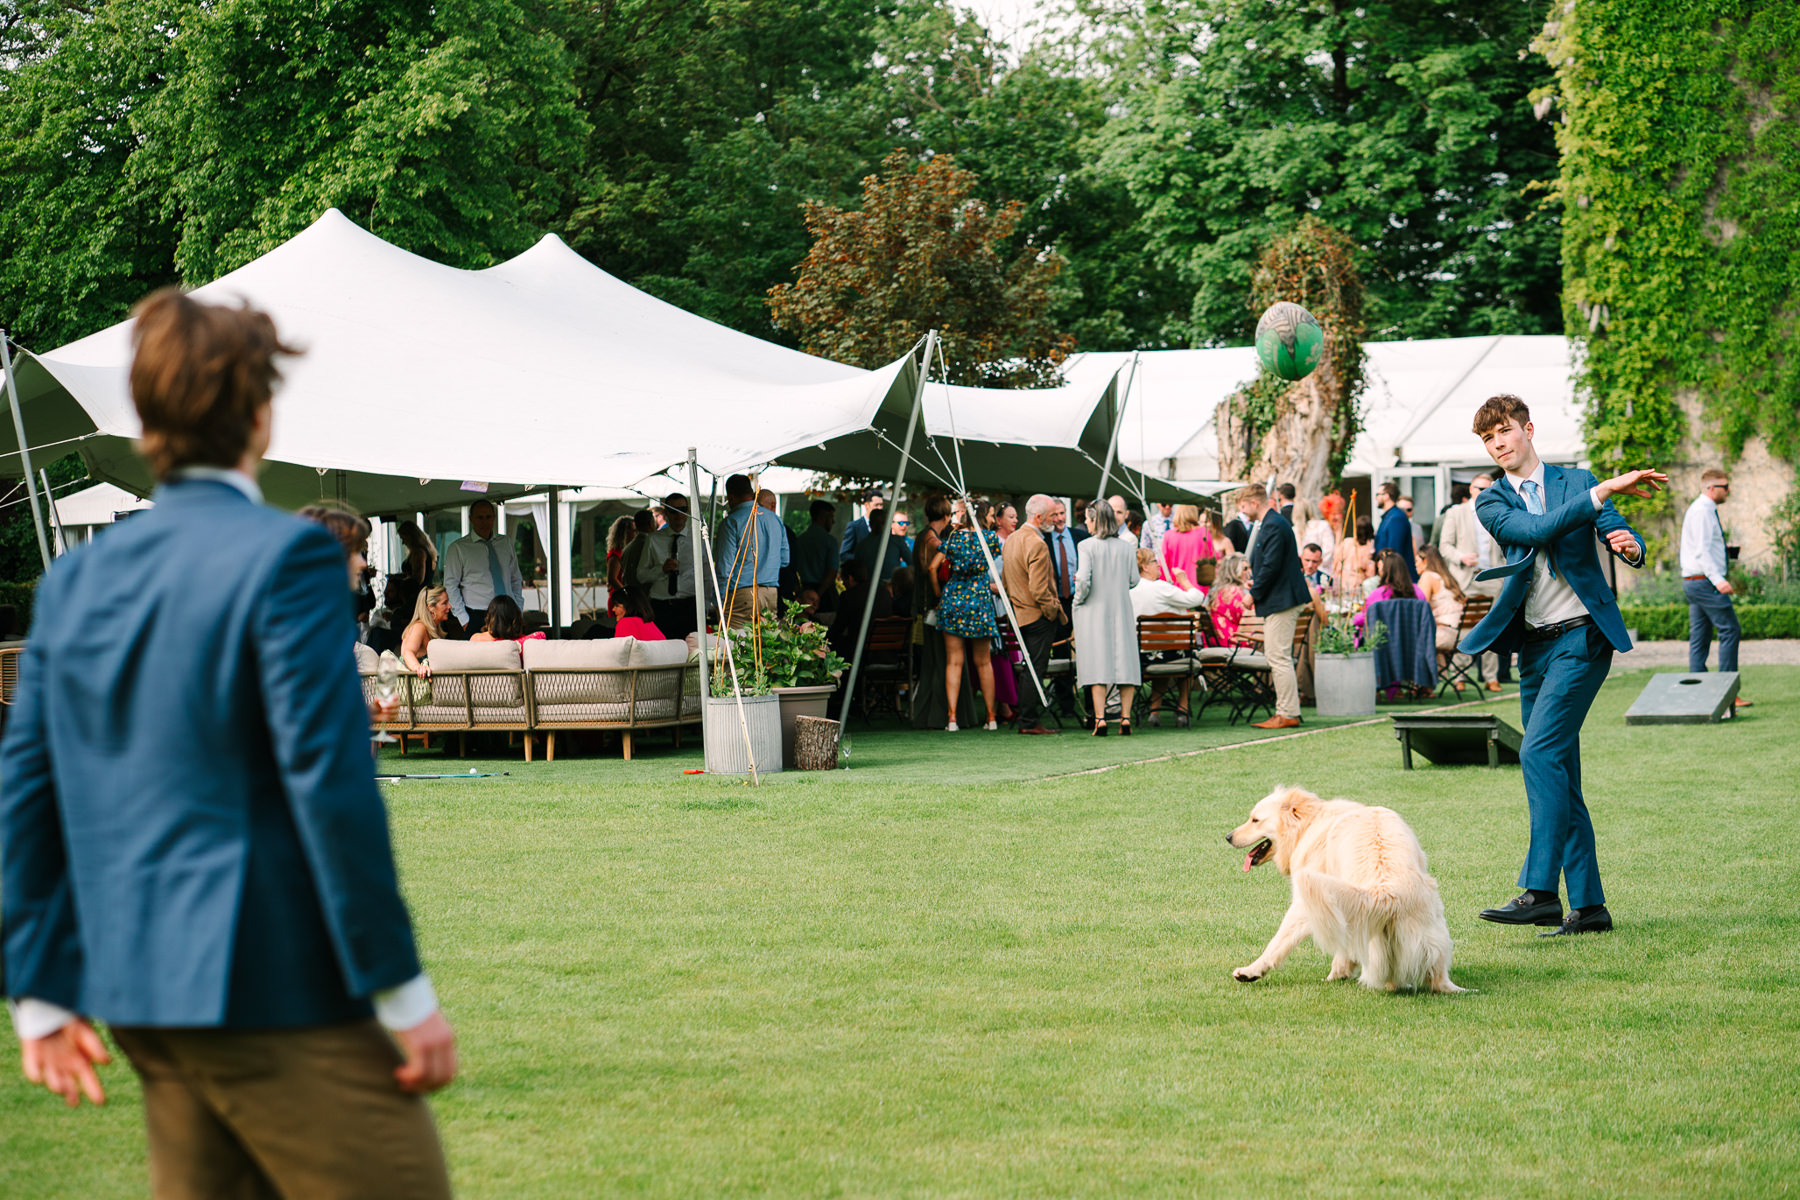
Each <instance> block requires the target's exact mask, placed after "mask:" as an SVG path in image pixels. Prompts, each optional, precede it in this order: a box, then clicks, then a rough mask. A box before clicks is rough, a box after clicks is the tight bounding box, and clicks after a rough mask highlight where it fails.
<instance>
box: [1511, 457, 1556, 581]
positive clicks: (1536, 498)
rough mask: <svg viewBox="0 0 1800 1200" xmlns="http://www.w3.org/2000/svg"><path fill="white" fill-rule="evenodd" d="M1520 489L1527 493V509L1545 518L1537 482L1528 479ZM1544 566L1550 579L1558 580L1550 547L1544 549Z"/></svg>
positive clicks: (1542, 500) (1542, 499)
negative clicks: (1548, 571)
mask: <svg viewBox="0 0 1800 1200" xmlns="http://www.w3.org/2000/svg"><path fill="white" fill-rule="evenodd" d="M1519 488H1520V490H1522V491H1523V492H1524V493H1525V507H1526V508H1528V509H1530V510H1531V511H1532V512H1533V513H1535V514H1537V515H1538V516H1540V517H1541V516H1543V515H1544V498H1543V497H1542V496H1540V495H1539V494H1538V485H1537V481H1536V480H1533V479H1527V480H1526V481H1525V482H1524V483H1521V484H1520V485H1519ZM1544 565H1545V566H1546V567H1548V568H1549V570H1550V578H1552V579H1555V578H1556V560H1554V559H1552V558H1551V557H1550V552H1549V547H1547V546H1546V547H1545V548H1544Z"/></svg>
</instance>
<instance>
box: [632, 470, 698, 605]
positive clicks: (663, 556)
mask: <svg viewBox="0 0 1800 1200" xmlns="http://www.w3.org/2000/svg"><path fill="white" fill-rule="evenodd" d="M656 510H657V511H658V512H660V513H661V514H662V517H663V521H664V522H665V524H664V525H663V527H662V528H661V529H659V530H657V531H656V532H655V533H653V534H651V535H650V544H649V545H648V546H646V547H644V554H643V557H642V558H641V559H639V561H638V577H637V586H639V587H641V588H643V589H644V592H645V594H646V595H648V596H649V597H650V610H651V612H653V613H654V614H655V615H656V627H657V628H658V629H660V630H661V631H662V635H663V636H664V637H666V638H668V639H670V640H671V641H680V640H681V639H682V638H685V637H686V636H687V635H688V634H690V633H693V632H694V630H695V629H697V628H698V627H699V624H698V622H697V621H696V619H695V617H694V582H695V574H694V531H693V530H691V529H689V528H688V498H687V497H686V496H684V495H682V494H681V493H680V492H670V493H669V494H668V495H667V496H664V497H663V502H662V503H661V504H659V505H657V509H656Z"/></svg>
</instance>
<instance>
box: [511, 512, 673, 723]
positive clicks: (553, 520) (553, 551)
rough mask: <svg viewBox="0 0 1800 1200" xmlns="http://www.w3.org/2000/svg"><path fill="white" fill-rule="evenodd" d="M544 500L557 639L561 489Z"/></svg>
mask: <svg viewBox="0 0 1800 1200" xmlns="http://www.w3.org/2000/svg"><path fill="white" fill-rule="evenodd" d="M544 500H545V504H544V518H545V520H544V524H545V525H547V526H549V528H548V529H547V530H545V532H546V533H547V534H549V537H548V538H546V539H545V541H544V582H545V583H547V584H549V585H550V603H549V604H548V605H546V606H545V607H546V610H547V613H548V615H549V617H550V636H551V637H553V638H556V637H561V636H562V635H561V634H560V633H558V632H557V631H558V630H559V629H561V628H562V621H561V620H559V618H560V617H561V615H562V605H561V604H560V603H558V601H560V600H561V599H562V581H561V580H560V579H558V578H557V575H556V563H557V559H559V558H561V557H562V555H560V554H558V553H557V551H558V550H560V549H562V542H561V540H560V538H559V537H558V534H559V532H560V530H561V527H562V521H561V520H560V518H561V516H562V513H561V512H559V511H558V510H559V509H560V508H561V507H562V504H561V503H560V501H561V489H560V488H551V489H550V491H549V492H548V493H547V494H546V495H545V497H544ZM565 565H566V564H565ZM677 715H679V714H677Z"/></svg>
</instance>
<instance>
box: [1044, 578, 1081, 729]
mask: <svg viewBox="0 0 1800 1200" xmlns="http://www.w3.org/2000/svg"><path fill="white" fill-rule="evenodd" d="M1062 602H1063V611H1064V612H1065V613H1068V612H1074V611H1075V609H1074V607H1073V602H1072V601H1071V600H1070V599H1069V597H1067V596H1064V597H1063V598H1062ZM1074 634H1075V626H1074V625H1072V624H1066V623H1065V624H1062V625H1058V626H1056V629H1055V635H1054V638H1053V640H1055V641H1058V642H1061V643H1063V644H1062V645H1060V646H1057V647H1055V648H1054V649H1053V650H1052V651H1051V654H1050V656H1051V657H1052V658H1072V657H1074V655H1073V654H1072V652H1071V651H1070V648H1069V639H1070V638H1071V637H1073V636H1074ZM1074 680H1075V677H1074V676H1073V675H1064V676H1062V677H1061V678H1059V679H1058V680H1057V681H1056V683H1055V685H1054V686H1053V687H1050V686H1049V685H1047V688H1046V690H1050V691H1051V692H1052V694H1053V695H1055V697H1056V707H1057V710H1058V711H1059V712H1061V713H1062V714H1063V715H1064V716H1074V715H1075V682H1074Z"/></svg>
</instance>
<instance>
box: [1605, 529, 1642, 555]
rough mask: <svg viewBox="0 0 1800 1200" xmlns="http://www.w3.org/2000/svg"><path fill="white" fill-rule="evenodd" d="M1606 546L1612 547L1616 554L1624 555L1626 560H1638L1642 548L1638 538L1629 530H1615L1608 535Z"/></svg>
mask: <svg viewBox="0 0 1800 1200" xmlns="http://www.w3.org/2000/svg"><path fill="white" fill-rule="evenodd" d="M1606 544H1607V545H1608V546H1611V547H1612V550H1613V553H1614V554H1623V555H1624V556H1625V557H1626V558H1636V557H1637V556H1638V551H1639V549H1640V547H1639V546H1638V540H1637V538H1635V537H1633V536H1632V535H1631V530H1629V529H1615V530H1613V531H1612V532H1611V533H1609V534H1607V535H1606Z"/></svg>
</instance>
